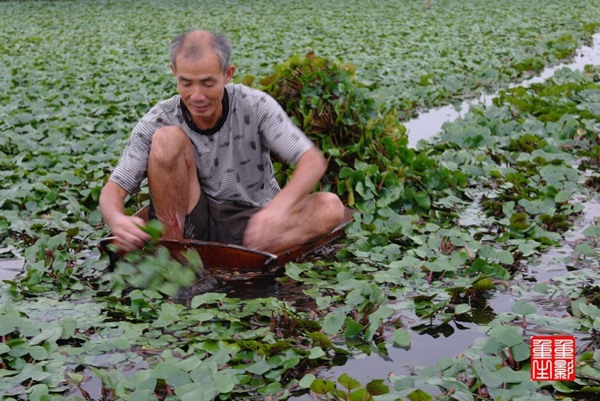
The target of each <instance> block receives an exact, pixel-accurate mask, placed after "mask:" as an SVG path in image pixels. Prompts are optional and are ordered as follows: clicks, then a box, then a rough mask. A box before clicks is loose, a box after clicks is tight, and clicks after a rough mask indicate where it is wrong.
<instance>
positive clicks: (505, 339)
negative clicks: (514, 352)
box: [489, 326, 524, 347]
mask: <svg viewBox="0 0 600 401" xmlns="http://www.w3.org/2000/svg"><path fill="white" fill-rule="evenodd" d="M489 335H490V337H492V338H493V339H494V340H496V341H498V342H499V343H500V344H504V345H505V346H507V347H514V346H515V345H518V344H522V343H523V342H524V339H523V336H522V335H521V333H520V332H519V330H518V329H517V328H516V327H513V326H501V327H496V328H493V329H491V330H490V332H489Z"/></svg>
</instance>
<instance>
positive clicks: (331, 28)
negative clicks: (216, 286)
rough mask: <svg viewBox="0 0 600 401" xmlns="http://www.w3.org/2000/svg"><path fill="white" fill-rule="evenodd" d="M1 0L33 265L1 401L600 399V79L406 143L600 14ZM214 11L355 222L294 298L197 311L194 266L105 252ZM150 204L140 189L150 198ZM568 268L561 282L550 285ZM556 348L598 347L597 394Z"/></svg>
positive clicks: (8, 113)
mask: <svg viewBox="0 0 600 401" xmlns="http://www.w3.org/2000/svg"><path fill="white" fill-rule="evenodd" d="M1 4H2V6H1V7H2V8H3V11H4V10H5V11H6V12H5V13H3V14H2V17H0V21H2V25H3V30H2V32H0V37H1V38H2V39H3V40H2V41H1V42H2V44H0V55H1V56H0V57H2V60H3V63H2V64H1V65H2V67H0V68H1V69H2V71H3V72H4V74H3V76H6V77H9V78H8V79H6V80H3V81H2V82H0V88H2V91H0V98H2V100H3V102H2V103H1V105H0V111H1V112H0V129H1V130H2V132H3V135H1V136H0V165H1V166H2V169H1V171H0V177H1V181H2V184H1V186H0V206H1V210H0V241H1V243H2V249H0V252H1V253H0V256H1V257H2V258H10V257H12V256H20V257H22V258H23V259H24V261H25V272H24V274H23V275H22V276H21V277H16V278H15V279H12V280H6V281H4V282H3V283H2V286H1V288H0V290H1V292H0V394H2V397H4V399H14V400H20V399H31V400H46V399H49V400H62V399H80V400H81V399H87V400H91V399H104V400H113V399H130V400H135V399H144V400H146V399H165V400H170V399H182V400H186V399H190V400H212V399H222V400H227V399H268V397H272V398H278V399H284V398H288V397H294V396H299V395H302V394H306V393H310V394H312V396H313V397H314V398H316V399H319V398H322V399H351V400H354V399H377V400H388V399H389V400H397V399H408V400H428V399H434V398H436V399H448V400H449V399H458V400H463V399H464V400H467V399H473V398H474V397H475V398H478V399H499V398H502V399H527V400H551V399H554V398H555V397H556V398H558V397H565V396H566V397H571V399H577V397H580V398H584V397H586V396H588V395H590V394H594V393H596V392H597V391H598V380H597V378H598V376H599V375H600V373H599V372H600V351H599V350H598V331H599V330H600V326H599V324H600V314H599V313H598V307H599V297H598V285H597V283H598V282H599V280H600V278H599V277H598V276H599V274H600V266H599V265H598V245H599V243H598V241H599V239H598V238H599V233H600V232H599V229H598V222H597V221H585V220H583V221H582V219H584V216H585V212H586V208H589V207H596V208H597V207H598V195H597V188H598V182H600V177H599V175H600V174H599V171H598V167H599V164H598V159H599V151H598V149H599V146H600V143H599V139H598V132H599V128H598V127H599V126H600V121H599V119H600V112H599V111H600V108H599V104H600V97H599V96H598V94H599V93H600V72H599V71H598V68H597V67H593V66H590V67H588V68H587V69H586V71H585V72H572V71H570V70H560V71H559V72H558V73H557V74H556V75H555V76H554V77H553V78H552V79H551V80H549V81H548V82H546V83H544V84H536V85H532V86H530V87H527V88H525V87H517V88H514V89H510V90H505V91H503V92H501V93H500V94H499V96H498V97H497V99H496V100H495V102H494V104H493V105H492V106H490V107H487V108H483V107H480V108H475V109H473V110H472V111H471V112H469V113H468V114H466V115H465V116H464V118H461V119H459V120H457V121H455V122H453V123H450V124H446V125H445V126H444V130H443V132H442V134H441V135H440V136H439V137H438V138H436V139H435V140H434V141H433V142H432V143H430V144H427V145H422V146H420V147H419V148H418V149H409V148H407V147H406V138H405V135H406V133H405V130H404V127H403V126H402V124H401V123H400V121H401V120H399V119H397V118H396V117H399V118H405V117H406V116H410V115H413V114H414V113H416V112H417V111H418V110H420V108H421V107H423V106H425V107H430V106H434V105H438V104H443V103H446V102H451V101H454V100H457V99H461V98H463V97H465V96H469V95H471V94H474V93H476V92H479V91H481V90H483V89H489V88H492V87H496V86H502V85H505V84H506V83H508V82H509V81H515V80H519V79H522V78H524V77H525V76H526V75H527V74H529V73H530V72H532V71H537V70H539V69H541V68H542V67H543V66H545V65H547V64H549V63H552V62H555V61H556V60H558V59H559V58H563V57H567V56H570V55H572V54H573V51H574V50H575V49H576V48H577V47H578V46H579V45H580V44H581V43H583V42H584V41H587V40H589V37H590V35H591V34H592V33H593V32H594V31H595V30H596V29H597V28H598V23H597V21H598V18H599V17H600V9H598V8H597V7H590V4H589V2H587V1H572V2H571V4H570V6H569V7H564V4H563V2H558V1H553V0H543V1H539V0H538V1H536V2H535V5H532V2H531V1H523V2H509V1H498V2H494V5H489V4H488V5H487V6H486V7H478V6H477V4H476V3H472V2H459V1H451V0H448V1H442V2H439V3H436V2H434V3H433V4H430V7H429V9H428V10H426V9H425V7H424V5H423V4H422V2H408V1H400V2H388V1H379V2H369V3H368V5H365V4H364V2H353V1H350V2H341V3H340V2H312V1H303V2H298V3H293V4H292V3H290V4H288V6H287V8H286V10H285V12H282V10H281V7H280V5H279V4H274V3H273V2H271V1H268V0H265V1H258V2H250V3H249V2H237V1H234V2H228V3H227V4H225V3H224V4H223V5H221V4H218V5H217V4H212V3H211V4H209V3H205V2H201V1H197V2H194V1H192V2H183V1H182V2H179V1H176V2H170V3H169V4H170V5H169V7H170V8H167V7H166V6H164V5H163V4H162V3H160V2H156V1H152V0H145V1H142V2H136V3H135V4H129V3H119V2H90V1H73V2H2V3H1ZM490 7H494V9H490ZM84 10H85V12H84ZM142 12H143V14H144V19H143V22H140V13H142ZM356 12H359V13H358V14H357V13H356ZM182 13H183V14H185V16H182ZM498 13H501V14H502V15H503V19H502V20H501V21H498V19H496V18H493V16H494V15H495V14H498ZM200 15H202V18H203V21H204V23H205V27H206V28H214V29H219V30H227V31H228V32H227V33H229V34H230V36H231V38H232V42H233V43H234V44H235V48H236V53H235V54H234V60H235V62H236V64H238V70H239V71H241V72H242V74H244V75H245V74H252V75H254V76H255V77H259V78H254V80H252V78H251V77H244V75H242V76H240V77H239V78H236V79H238V80H242V79H245V80H247V82H248V83H250V81H252V84H253V85H256V86H262V87H264V89H266V90H269V91H271V92H272V93H273V94H274V96H276V97H277V98H278V100H279V101H280V102H281V103H282V105H283V106H284V107H285V108H286V110H287V111H288V112H289V113H290V114H291V115H292V116H294V118H295V119H296V121H297V123H298V124H299V125H301V126H302V127H303V128H304V129H305V130H306V131H307V132H308V133H309V134H310V135H311V136H312V137H313V138H314V139H315V141H316V142H318V143H319V144H320V146H322V147H323V149H324V151H325V153H326V154H327V155H328V156H330V157H331V164H332V172H331V173H330V175H329V176H328V178H327V182H326V183H325V184H324V185H327V186H328V187H329V188H330V189H331V190H332V191H336V192H337V193H339V194H340V196H342V197H343V198H344V200H345V201H346V203H347V204H349V205H351V206H353V207H354V208H355V210H356V214H355V219H354V222H353V224H352V225H351V226H350V227H349V228H348V230H347V240H346V241H345V242H343V243H342V244H341V245H343V246H342V247H338V248H336V249H337V252H335V253H334V254H331V255H328V257H324V258H315V259H309V260H305V261H300V262H298V263H290V264H288V265H287V266H286V267H285V274H284V275H283V276H282V277H279V278H278V279H277V281H276V282H274V283H275V284H274V285H277V286H278V287H279V288H281V289H282V290H281V291H280V293H279V294H278V295H279V297H274V296H266V295H265V296H264V297H250V298H247V299H246V298H245V299H240V298H239V297H237V296H231V295H229V294H228V293H227V292H226V291H221V292H210V293H206V294H202V295H197V296H195V297H194V298H192V299H191V300H190V303H189V306H187V305H181V304H177V303H174V302H173V297H174V296H175V295H176V294H177V291H178V290H179V289H180V288H181V287H182V286H185V285H187V284H189V282H191V281H192V280H193V279H194V274H192V273H193V271H192V270H191V269H188V270H185V269H182V268H181V266H179V265H178V264H177V263H176V262H174V261H173V260H171V259H170V258H169V256H168V255H167V253H166V251H165V250H161V249H156V254H155V255H154V256H153V257H143V258H142V257H140V256H139V255H137V256H136V255H132V256H131V257H130V258H128V260H124V261H123V262H122V263H121V264H119V265H118V266H117V267H116V269H115V271H109V268H108V260H107V257H106V255H102V256H101V255H100V254H99V252H98V250H97V249H96V243H97V240H98V239H99V238H100V237H101V236H102V235H104V234H105V232H106V231H105V227H104V226H103V224H102V222H101V219H100V216H99V213H98V211H97V210H96V208H97V200H98V195H99V191H100V188H101V186H102V185H103V183H104V182H105V180H106V179H107V175H108V173H109V171H110V170H111V166H112V165H113V164H114V162H115V160H116V158H117V157H118V155H119V152H120V151H121V149H122V145H123V144H124V142H125V141H126V138H127V136H128V132H129V130H130V128H131V126H132V125H133V124H134V123H135V121H136V120H137V118H139V116H140V115H141V114H142V113H143V112H145V111H146V109H147V108H148V107H149V106H150V105H151V104H153V103H154V102H155V101H157V100H159V99H161V98H163V97H164V96H165V94H170V93H174V84H173V83H172V82H171V80H170V78H169V75H168V70H167V68H166V66H167V64H168V61H167V52H166V48H165V46H163V45H162V44H161V43H167V42H168V40H169V38H170V37H171V36H172V35H173V34H174V33H176V32H178V31H179V30H180V29H181V28H182V27H183V26H187V25H194V24H196V23H197V18H198V17H199V16H200ZM248 15H253V16H256V18H255V19H253V18H248ZM391 15H400V16H402V17H401V18H391V17H390V16H391ZM9 16H10V17H9ZM225 16H226V17H225ZM48 17H52V18H48ZM64 21H69V23H68V24H67V23H65V22H64ZM465 21H467V22H468V23H465ZM373 24H375V25H373ZM347 63H352V64H347ZM163 67H164V68H163ZM261 77H262V78H261ZM326 133H335V135H326ZM282 179H285V177H282ZM145 201H147V194H146V193H145V192H142V193H141V194H140V195H137V196H135V197H132V198H131V199H130V200H129V202H128V205H127V206H128V208H129V209H130V210H131V211H133V210H135V209H137V208H138V207H139V206H140V205H141V204H142V203H143V202H145ZM590 205H591V206H590ZM582 224H583V227H581V225H582ZM574 227H577V229H578V232H577V233H573V232H572V230H573V228H574ZM553 249H560V250H561V253H560V254H552V251H553ZM545 257H549V258H555V259H559V261H558V262H557V263H560V264H561V265H562V266H564V269H563V270H564V272H561V274H556V275H551V276H548V274H549V273H547V272H543V269H542V268H541V267H539V265H540V264H542V265H543V264H544V263H545V259H544V258H545ZM190 264H191V265H193V266H195V268H196V269H201V261H199V260H193V259H192V260H190ZM542 267H543V266H542ZM542 273H543V274H542ZM538 276H539V277H538ZM250 285H252V283H251V284H250ZM255 285H256V284H255ZM290 294H295V295H296V300H297V299H298V297H301V298H302V302H294V301H293V300H289V301H288V300H286V299H285V296H286V295H290ZM498 295H508V296H510V297H511V300H512V304H511V306H510V307H509V308H508V310H505V311H500V310H495V308H494V305H493V304H492V301H493V299H494V297H496V296H498ZM546 308H547V309H546ZM548 310H550V311H552V313H547V312H548ZM475 326H476V327H478V328H479V329H480V331H481V332H482V336H481V337H480V338H479V339H477V340H476V341H475V342H474V343H473V344H472V345H471V346H469V347H468V348H467V349H465V350H462V352H457V354H456V355H455V356H453V357H451V358H445V357H444V358H440V359H439V360H438V361H437V362H436V363H434V364H433V365H432V366H425V367H418V368H415V370H414V371H413V372H411V374H410V375H409V374H405V373H404V372H401V371H398V372H391V374H390V375H389V377H380V378H375V379H368V380H366V379H364V378H362V377H351V376H350V375H349V374H347V373H342V374H339V375H337V376H336V377H335V378H327V377H326V376H325V375H324V374H323V369H326V368H330V367H340V368H341V369H343V368H344V366H345V364H347V363H348V361H350V360H352V359H355V358H361V357H365V356H368V355H375V354H376V355H382V356H384V357H385V356H386V355H388V354H390V353H391V350H393V349H394V348H400V349H403V350H409V349H410V348H411V346H412V344H414V343H415V342H417V341H418V339H419V337H418V336H421V335H423V336H431V337H433V338H435V339H436V341H444V339H445V338H447V337H449V336H452V335H453V334H454V333H456V332H457V331H460V330H464V329H466V328H468V327H475ZM538 331H541V332H548V333H563V334H572V335H575V336H577V338H578V342H579V344H580V345H581V348H580V349H579V352H578V355H577V357H578V376H577V380H576V381H575V382H570V383H560V382H549V383H541V382H531V381H530V380H529V371H528V369H529V348H528V345H527V339H528V337H529V336H530V335H532V334H533V333H536V332H538ZM399 369H400V368H399Z"/></svg>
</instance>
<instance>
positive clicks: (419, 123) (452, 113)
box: [404, 33, 600, 148]
mask: <svg viewBox="0 0 600 401" xmlns="http://www.w3.org/2000/svg"><path fill="white" fill-rule="evenodd" d="M588 64H593V65H598V64H600V33H597V34H595V35H594V36H593V44H592V46H583V47H581V48H580V49H579V50H578V51H577V53H576V55H575V57H574V58H573V60H572V61H571V62H568V63H561V64H558V65H555V66H552V67H548V68H546V69H545V70H544V71H542V72H541V73H540V74H539V75H537V76H535V77H532V78H530V79H528V80H526V81H524V82H521V83H516V84H512V85H510V87H515V86H528V85H531V84H534V83H541V82H544V81H545V80H547V79H548V78H550V77H551V76H552V75H554V73H555V72H556V71H558V70H559V69H561V68H563V67H567V68H570V69H572V70H583V68H584V67H585V66H586V65H588ZM496 95H497V94H495V93H494V94H485V95H482V96H480V97H479V98H477V99H469V100H465V101H464V102H462V104H460V105H458V106H454V105H448V106H445V107H441V108H437V109H432V110H429V111H427V112H425V113H422V114H420V115H419V116H418V117H417V118H415V119H412V120H410V121H407V122H405V123H404V126H405V127H406V129H407V131H408V146H409V147H411V148H415V147H416V146H417V145H418V143H419V141H421V140H428V139H431V138H432V137H434V136H435V135H437V134H438V133H440V132H441V130H442V126H443V125H444V123H446V122H449V121H453V120H456V119H457V118H459V117H461V116H463V115H464V114H465V113H467V112H468V111H469V108H470V107H471V106H473V105H490V104H491V103H492V99H493V98H494V97H496Z"/></svg>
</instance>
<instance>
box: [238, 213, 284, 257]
mask: <svg viewBox="0 0 600 401" xmlns="http://www.w3.org/2000/svg"><path fill="white" fill-rule="evenodd" d="M288 218H289V211H288V210H281V209H279V208H277V207H272V206H266V207H265V208H264V209H263V210H261V211H260V212H257V213H255V214H254V216H252V217H251V218H250V220H249V221H248V225H247V226H246V232H245V233H244V246H246V247H248V248H253V249H258V250H261V251H268V250H269V249H270V248H271V247H273V246H274V245H275V244H278V243H279V242H280V240H281V235H282V231H283V230H284V227H285V222H286V221H287V219H288Z"/></svg>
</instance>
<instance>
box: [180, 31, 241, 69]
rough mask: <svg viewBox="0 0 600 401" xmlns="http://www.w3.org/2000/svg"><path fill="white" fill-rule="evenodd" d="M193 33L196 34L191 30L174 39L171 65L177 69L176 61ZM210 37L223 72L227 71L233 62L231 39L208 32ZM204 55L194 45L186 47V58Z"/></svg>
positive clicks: (200, 49) (198, 47)
mask: <svg viewBox="0 0 600 401" xmlns="http://www.w3.org/2000/svg"><path fill="white" fill-rule="evenodd" d="M193 32H196V31H195V30H191V31H188V32H185V33H182V34H179V35H177V36H175V37H174V38H173V40H171V45H170V46H169V57H170V59H171V64H172V65H173V66H174V67H175V66H176V65H175V59H176V58H177V55H179V52H180V51H181V48H182V46H183V44H184V43H185V41H186V39H188V37H189V36H190V34H192V33H193ZM207 33H208V34H209V35H210V37H211V40H210V44H211V47H212V49H213V50H214V51H215V53H217V56H219V60H221V69H222V70H223V71H226V70H227V67H229V62H230V60H231V43H230V42H229V39H228V38H227V36H225V35H221V34H216V33H214V32H207ZM201 54H202V48H201V47H200V46H198V45H196V44H192V45H189V46H186V48H185V55H186V57H192V58H193V57H198V56H200V55H201Z"/></svg>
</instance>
